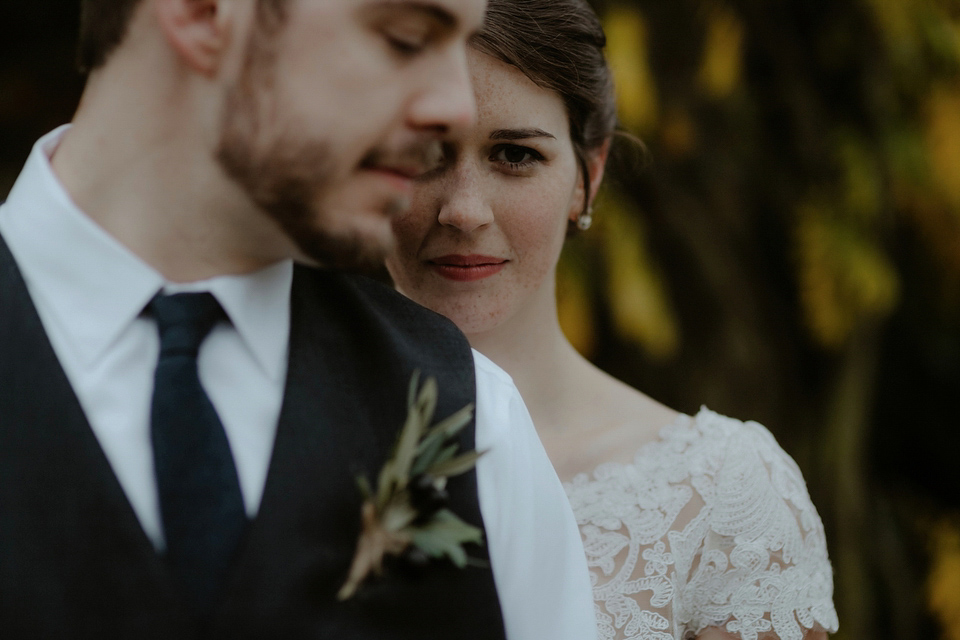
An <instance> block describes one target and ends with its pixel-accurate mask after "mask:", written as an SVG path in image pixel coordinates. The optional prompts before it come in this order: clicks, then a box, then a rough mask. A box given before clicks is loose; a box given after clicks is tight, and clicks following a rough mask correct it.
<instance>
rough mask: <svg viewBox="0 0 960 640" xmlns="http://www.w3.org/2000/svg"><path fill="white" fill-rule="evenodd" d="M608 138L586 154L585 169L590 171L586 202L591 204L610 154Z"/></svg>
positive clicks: (598, 188) (601, 180)
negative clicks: (588, 191)
mask: <svg viewBox="0 0 960 640" xmlns="http://www.w3.org/2000/svg"><path fill="white" fill-rule="evenodd" d="M610 140H611V139H610V138H607V139H606V140H605V141H604V143H603V144H602V145H601V146H600V148H599V149H597V150H596V151H594V152H593V153H591V154H589V155H588V156H587V171H588V172H589V173H590V196H589V199H588V200H587V204H588V205H590V206H593V200H594V198H596V197H597V192H598V191H599V190H600V184H601V183H602V182H603V172H604V170H605V169H606V168H607V158H608V157H609V156H610Z"/></svg>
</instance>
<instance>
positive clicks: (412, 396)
mask: <svg viewBox="0 0 960 640" xmlns="http://www.w3.org/2000/svg"><path fill="white" fill-rule="evenodd" d="M419 388H420V369H417V370H416V371H414V372H413V375H412V376H410V386H409V387H408V388H407V411H410V407H412V406H413V404H414V403H415V402H416V401H417V389H419Z"/></svg>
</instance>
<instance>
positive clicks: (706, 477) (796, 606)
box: [565, 408, 838, 640]
mask: <svg viewBox="0 0 960 640" xmlns="http://www.w3.org/2000/svg"><path fill="white" fill-rule="evenodd" d="M565 488H566V490H567V495H568V496H569V497H570V502H571V503H572V505H573V511H574V513H575V514H576V517H577V521H578V524H579V525H580V532H581V534H582V536H583V541H584V547H585V549H586V553H587V561H588V564H589V566H590V574H591V576H590V577H591V581H592V583H593V589H594V598H595V600H596V612H597V622H598V625H599V638H600V639H601V640H627V639H630V640H684V639H686V638H693V637H695V636H696V634H698V633H699V632H701V631H702V630H703V629H705V628H707V627H710V626H716V627H720V628H722V629H725V630H726V631H728V632H730V633H732V634H735V635H738V636H739V637H740V638H742V640H758V639H761V638H770V637H771V636H772V637H776V638H779V639H780V640H801V639H802V638H803V636H804V634H805V633H806V631H807V630H810V629H825V630H827V631H830V632H832V631H836V629H837V626H838V624H837V614H836V611H835V609H834V607H833V571H832V569H831V566H830V561H829V559H828V558H827V548H826V542H825V539H824V533H823V525H822V524H821V522H820V516H819V515H818V514H817V511H816V509H815V508H814V506H813V504H812V503H811V501H810V497H809V495H808V494H807V489H806V485H805V484H804V481H803V477H802V475H801V474H800V470H799V468H798V467H797V465H796V463H794V461H793V460H792V459H791V458H790V456H788V455H787V454H786V453H785V452H784V451H783V450H782V449H781V448H780V446H779V445H778V444H777V443H776V441H775V440H774V438H773V436H772V435H771V434H770V432H769V431H767V430H766V429H765V428H764V427H763V426H761V425H759V424H757V423H755V422H740V421H739V420H734V419H731V418H726V417H724V416H721V415H719V414H716V413H714V412H712V411H709V410H707V409H705V408H704V409H701V411H700V412H699V413H698V414H697V415H696V416H695V417H689V416H681V417H680V418H679V419H678V420H677V421H676V422H674V423H673V424H671V425H669V426H667V427H665V428H664V429H663V430H661V432H660V437H659V438H658V439H657V440H655V441H653V442H650V443H648V444H647V445H645V446H644V447H642V448H641V449H640V451H639V452H638V453H637V454H636V457H635V459H634V462H633V463H631V464H620V463H606V464H602V465H600V466H599V467H598V468H597V469H596V470H595V471H594V472H593V473H592V474H580V475H578V476H577V477H575V478H574V479H573V481H572V482H570V483H567V484H566V485H565Z"/></svg>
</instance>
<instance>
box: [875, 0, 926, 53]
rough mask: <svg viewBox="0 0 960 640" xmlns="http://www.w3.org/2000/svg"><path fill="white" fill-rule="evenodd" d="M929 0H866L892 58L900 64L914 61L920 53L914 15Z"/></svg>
mask: <svg viewBox="0 0 960 640" xmlns="http://www.w3.org/2000/svg"><path fill="white" fill-rule="evenodd" d="M928 2H929V0H867V4H868V5H869V6H870V8H871V9H872V10H873V14H874V17H875V19H876V21H877V25H878V26H879V27H880V32H881V33H882V34H883V37H884V40H886V43H887V49H888V51H890V52H891V54H892V55H893V59H894V60H896V61H898V62H899V63H900V64H901V65H902V66H908V65H912V64H914V63H915V61H916V59H917V57H918V56H919V54H920V46H919V42H918V34H917V29H916V20H915V17H916V15H917V13H918V11H917V7H918V5H920V4H923V3H928Z"/></svg>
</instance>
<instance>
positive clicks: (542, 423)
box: [467, 276, 590, 431]
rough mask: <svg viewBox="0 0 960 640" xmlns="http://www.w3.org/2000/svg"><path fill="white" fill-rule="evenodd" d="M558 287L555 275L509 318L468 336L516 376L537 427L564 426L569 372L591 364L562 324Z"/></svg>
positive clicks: (492, 358)
mask: <svg viewBox="0 0 960 640" xmlns="http://www.w3.org/2000/svg"><path fill="white" fill-rule="evenodd" d="M554 286H555V285H554V278H553V277H552V276H551V277H550V278H548V279H547V281H545V282H544V283H543V285H542V286H541V287H540V289H539V290H538V291H537V292H535V293H534V294H533V295H532V296H531V297H530V298H529V299H528V300H527V303H526V304H525V305H524V306H523V307H522V308H520V309H519V310H518V311H517V312H516V313H515V314H514V315H513V316H511V317H510V318H509V319H508V320H507V321H505V322H503V323H501V324H500V325H499V326H497V327H496V328H494V329H493V330H491V331H487V332H485V333H480V334H471V335H468V336H467V337H468V338H469V340H470V344H471V346H473V347H474V348H475V349H476V350H477V351H479V352H480V353H482V354H484V355H485V356H487V357H488V358H490V359H491V360H493V361H494V362H495V363H496V364H497V365H499V366H500V367H502V368H503V370H504V371H506V372H507V373H509V374H510V376H511V377H512V378H513V381H514V383H515V384H516V385H517V389H519V390H520V394H521V395H522V396H523V399H524V402H525V403H526V405H527V408H528V409H529V411H530V415H531V417H532V418H533V421H534V424H535V425H537V429H538V431H539V430H542V429H553V428H562V426H563V422H564V420H563V417H564V416H565V415H567V413H566V411H567V407H566V406H565V405H566V404H567V403H568V402H569V400H570V399H569V397H568V391H569V385H570V378H571V375H570V374H571V373H572V372H575V371H577V370H579V369H580V368H581V367H583V366H587V367H589V366H590V365H589V363H587V362H586V360H584V359H583V358H582V357H581V356H580V354H578V353H577V352H576V350H575V349H574V348H573V347H572V346H571V345H570V343H569V341H568V340H567V338H566V336H564V334H563V331H562V330H561V328H560V322H559V320H558V317H557V306H556V298H555V294H554Z"/></svg>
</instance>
